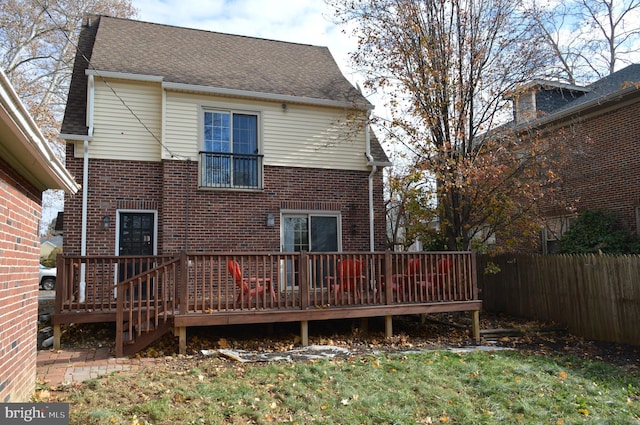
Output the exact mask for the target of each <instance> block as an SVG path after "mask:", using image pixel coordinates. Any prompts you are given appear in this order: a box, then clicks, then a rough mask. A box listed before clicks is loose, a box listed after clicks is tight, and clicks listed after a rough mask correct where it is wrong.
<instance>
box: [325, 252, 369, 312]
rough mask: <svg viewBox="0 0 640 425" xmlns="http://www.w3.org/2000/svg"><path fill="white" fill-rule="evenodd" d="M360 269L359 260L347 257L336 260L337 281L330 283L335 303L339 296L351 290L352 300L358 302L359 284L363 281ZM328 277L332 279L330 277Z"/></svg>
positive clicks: (360, 262)
mask: <svg viewBox="0 0 640 425" xmlns="http://www.w3.org/2000/svg"><path fill="white" fill-rule="evenodd" d="M362 270H363V266H362V261H361V260H354V259H351V258H347V259H344V260H340V261H339V262H338V266H337V281H336V282H333V283H332V286H333V293H334V297H335V300H336V303H337V302H338V298H339V296H340V295H341V294H343V293H345V292H352V293H353V298H354V301H355V302H356V303H358V302H359V299H360V290H361V289H362V288H361V285H362V284H363V282H364V281H365V276H364V275H363V274H362ZM329 279H332V277H330V278H329Z"/></svg>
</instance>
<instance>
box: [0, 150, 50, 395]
mask: <svg viewBox="0 0 640 425" xmlns="http://www.w3.org/2000/svg"><path fill="white" fill-rule="evenodd" d="M41 195H42V194H41V193H40V191H38V190H36V189H35V188H33V187H32V186H31V185H30V184H29V183H28V182H27V181H25V180H24V179H22V178H21V177H20V176H19V175H18V174H17V173H15V172H14V170H13V169H12V168H11V167H10V166H9V164H7V163H6V162H4V161H3V160H2V159H0V402H27V401H29V397H30V396H31V395H32V394H33V392H34V390H35V379H36V362H37V347H36V345H37V325H36V322H37V320H38V262H39V259H40V248H39V246H40V239H39V237H38V224H39V220H40V217H41V213H42V207H41Z"/></svg>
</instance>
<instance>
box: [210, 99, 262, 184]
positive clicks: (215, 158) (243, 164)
mask: <svg viewBox="0 0 640 425" xmlns="http://www.w3.org/2000/svg"><path fill="white" fill-rule="evenodd" d="M203 124H204V128H203V133H202V134H203V150H202V151H200V186H201V187H222V188H240V189H260V188H261V187H262V155H260V151H259V149H258V146H259V143H258V115H257V114H247V113H237V112H231V111H207V110H205V111H204V120H203Z"/></svg>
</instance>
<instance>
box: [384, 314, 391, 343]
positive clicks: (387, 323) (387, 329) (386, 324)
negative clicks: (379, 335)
mask: <svg viewBox="0 0 640 425" xmlns="http://www.w3.org/2000/svg"><path fill="white" fill-rule="evenodd" d="M392 336H393V316H384V337H385V338H391V337H392Z"/></svg>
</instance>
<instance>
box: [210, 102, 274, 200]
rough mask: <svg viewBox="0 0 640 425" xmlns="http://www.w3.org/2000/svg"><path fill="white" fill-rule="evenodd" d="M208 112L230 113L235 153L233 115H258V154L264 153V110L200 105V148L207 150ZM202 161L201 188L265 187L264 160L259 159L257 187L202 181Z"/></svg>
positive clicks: (242, 188) (230, 129)
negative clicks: (205, 132) (205, 127)
mask: <svg viewBox="0 0 640 425" xmlns="http://www.w3.org/2000/svg"><path fill="white" fill-rule="evenodd" d="M207 112H213V113H215V112H218V113H223V114H229V115H230V127H229V132H230V140H229V143H230V152H229V153H230V154H233V115H235V114H238V115H253V116H255V117H256V138H257V140H256V149H257V151H258V152H257V155H263V152H264V149H263V130H262V111H261V110H254V109H245V108H243V107H241V106H240V107H238V108H233V107H229V106H228V105H220V104H217V103H206V104H202V105H200V112H199V114H198V150H199V151H201V152H202V151H204V150H205V140H204V123H205V118H204V117H205V113H207ZM201 167H202V161H200V160H198V187H199V188H200V189H218V190H219V189H226V190H262V189H263V187H264V162H263V161H262V160H260V161H259V167H258V176H257V182H256V183H257V186H256V187H246V186H236V185H235V184H230V185H223V184H221V185H216V184H212V183H207V182H203V181H202V168H201Z"/></svg>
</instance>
